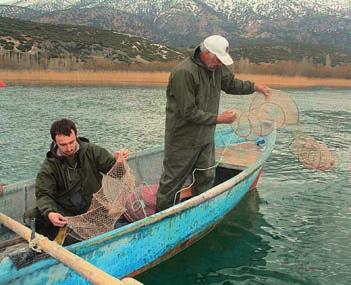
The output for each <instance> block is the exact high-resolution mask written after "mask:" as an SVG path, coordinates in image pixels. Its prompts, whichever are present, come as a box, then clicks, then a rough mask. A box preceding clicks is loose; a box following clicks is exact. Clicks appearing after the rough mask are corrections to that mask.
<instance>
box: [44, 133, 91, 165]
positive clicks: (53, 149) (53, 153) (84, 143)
mask: <svg viewBox="0 0 351 285" xmlns="http://www.w3.org/2000/svg"><path fill="white" fill-rule="evenodd" d="M77 142H78V144H79V149H78V151H77V152H76V154H77V155H78V156H79V157H81V156H82V155H83V154H84V153H85V152H86V150H87V148H88V143H89V140H88V139H87V138H84V137H78V138H77ZM57 148H58V147H57V145H56V144H55V142H52V143H51V145H50V150H49V151H48V152H47V154H46V157H47V158H48V159H57V160H59V161H64V160H65V158H66V157H65V156H59V155H57Z"/></svg>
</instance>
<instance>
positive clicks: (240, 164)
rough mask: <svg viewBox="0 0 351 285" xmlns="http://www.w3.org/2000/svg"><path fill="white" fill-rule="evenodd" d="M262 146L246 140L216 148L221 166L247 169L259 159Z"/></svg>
mask: <svg viewBox="0 0 351 285" xmlns="http://www.w3.org/2000/svg"><path fill="white" fill-rule="evenodd" d="M259 156H260V148H259V147H258V146H257V145H256V144H255V143H254V142H246V143H241V144H237V145H231V146H227V147H223V148H217V149H216V157H217V161H218V163H219V165H220V166H224V167H227V168H233V169H245V168H247V167H248V166H249V165H251V164H253V163H254V162H256V161H257V160H258V158H259Z"/></svg>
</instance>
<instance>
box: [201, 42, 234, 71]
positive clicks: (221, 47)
mask: <svg viewBox="0 0 351 285" xmlns="http://www.w3.org/2000/svg"><path fill="white" fill-rule="evenodd" d="M204 46H205V48H206V49H207V50H208V51H209V52H210V53H213V54H214V55H216V56H217V58H218V59H219V60H220V61H221V62H222V63H223V64H224V65H231V64H233V59H232V58H231V56H230V55H229V52H228V51H229V43H228V41H227V40H226V38H224V37H222V36H219V35H213V36H209V37H207V38H206V39H205V40H204Z"/></svg>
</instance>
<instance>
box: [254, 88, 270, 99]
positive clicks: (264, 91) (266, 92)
mask: <svg viewBox="0 0 351 285" xmlns="http://www.w3.org/2000/svg"><path fill="white" fill-rule="evenodd" d="M254 89H255V91H257V92H259V93H262V94H263V95H264V96H265V97H266V98H267V99H270V98H271V96H272V93H271V90H270V89H269V87H268V86H267V85H264V84H255V86H254Z"/></svg>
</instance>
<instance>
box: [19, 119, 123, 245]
mask: <svg viewBox="0 0 351 285" xmlns="http://www.w3.org/2000/svg"><path fill="white" fill-rule="evenodd" d="M50 133H51V138H52V140H53V142H52V143H51V146H50V150H49V152H48V153H47V155H46V159H45V160H44V162H43V164H42V166H41V168H40V170H39V172H38V175H37V178H36V183H35V195H36V207H35V208H33V209H30V210H28V211H27V212H26V213H25V221H26V222H28V220H30V219H33V218H35V220H36V223H35V224H36V231H37V232H38V233H41V234H44V235H46V236H47V237H48V238H50V239H54V238H55V236H56V234H57V233H58V230H59V228H60V227H63V226H65V225H66V224H67V219H66V216H74V215H80V214H83V213H85V212H86V211H87V210H88V208H89V206H90V203H91V200H92V197H93V194H94V193H95V192H97V191H98V190H99V189H100V188H101V181H102V174H101V173H104V174H106V173H107V172H108V171H109V170H110V169H111V167H112V166H113V165H114V164H115V162H116V160H118V159H119V158H120V157H121V156H123V157H124V158H125V159H127V158H128V150H127V149H121V150H119V151H116V152H115V155H114V156H113V155H112V154H110V153H109V152H108V151H107V150H106V149H104V148H102V147H100V146H97V145H95V144H93V143H90V142H89V140H88V139H86V138H83V137H79V138H78V137H77V128H76V125H75V124H74V122H72V121H71V120H69V119H61V120H58V121H55V122H54V123H53V124H52V126H51V129H50Z"/></svg>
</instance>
